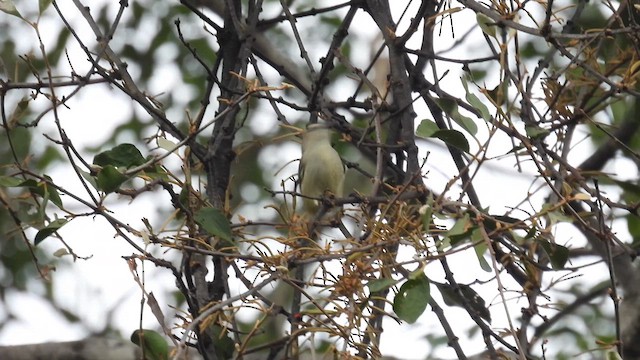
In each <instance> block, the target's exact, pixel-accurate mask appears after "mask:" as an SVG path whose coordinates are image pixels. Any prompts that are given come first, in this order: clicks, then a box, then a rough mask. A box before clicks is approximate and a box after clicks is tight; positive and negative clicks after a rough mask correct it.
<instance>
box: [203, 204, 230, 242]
mask: <svg viewBox="0 0 640 360" xmlns="http://www.w3.org/2000/svg"><path fill="white" fill-rule="evenodd" d="M194 219H195V221H196V222H197V223H198V225H200V226H201V227H202V228H203V229H204V230H205V231H206V232H207V233H209V235H213V236H218V237H219V238H221V239H222V240H224V241H226V242H227V243H229V244H230V245H234V243H233V239H232V233H231V226H229V220H228V219H227V217H226V216H225V214H224V213H223V212H222V211H221V210H220V209H216V208H212V207H206V208H202V209H200V210H198V211H197V212H196V213H195V214H194Z"/></svg>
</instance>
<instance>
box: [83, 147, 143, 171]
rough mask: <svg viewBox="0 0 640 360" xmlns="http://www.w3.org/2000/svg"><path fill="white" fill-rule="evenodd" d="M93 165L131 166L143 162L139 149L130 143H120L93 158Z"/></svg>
mask: <svg viewBox="0 0 640 360" xmlns="http://www.w3.org/2000/svg"><path fill="white" fill-rule="evenodd" d="M93 163H94V164H95V165H100V166H103V167H104V166H107V165H112V166H114V167H125V168H128V167H133V166H138V165H142V164H144V163H145V158H144V157H143V156H142V153H140V150H138V148H136V147H135V146H134V145H131V144H120V145H118V146H116V147H114V148H113V149H111V150H107V151H104V152H101V153H100V154H98V155H96V156H95V157H94V158H93Z"/></svg>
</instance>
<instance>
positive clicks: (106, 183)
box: [96, 165, 128, 194]
mask: <svg viewBox="0 0 640 360" xmlns="http://www.w3.org/2000/svg"><path fill="white" fill-rule="evenodd" d="M127 179H128V178H127V177H126V176H124V175H123V174H122V173H121V172H120V171H118V169H116V168H115V167H113V166H112V165H107V166H105V167H103V168H102V170H100V172H99V173H98V178H97V180H96V185H98V189H100V190H102V191H104V192H105V193H107V194H109V193H112V192H114V191H116V190H118V188H119V187H120V185H122V183H123V182H125V181H127Z"/></svg>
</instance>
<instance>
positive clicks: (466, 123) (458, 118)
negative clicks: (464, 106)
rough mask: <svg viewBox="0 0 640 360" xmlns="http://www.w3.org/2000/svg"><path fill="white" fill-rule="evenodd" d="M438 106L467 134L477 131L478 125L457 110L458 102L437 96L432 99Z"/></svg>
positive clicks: (473, 133)
mask: <svg viewBox="0 0 640 360" xmlns="http://www.w3.org/2000/svg"><path fill="white" fill-rule="evenodd" d="M434 101H435V102H436V104H438V107H440V109H442V111H444V112H445V113H446V114H447V115H449V116H450V117H451V118H452V119H453V121H455V122H456V123H457V124H458V125H460V126H462V128H463V129H465V130H466V131H467V132H468V133H469V134H471V135H475V134H476V133H477V132H478V127H477V126H476V123H475V122H474V121H473V119H471V118H469V117H467V116H464V115H462V114H460V112H458V103H456V101H455V100H453V99H448V98H439V99H434Z"/></svg>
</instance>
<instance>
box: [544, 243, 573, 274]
mask: <svg viewBox="0 0 640 360" xmlns="http://www.w3.org/2000/svg"><path fill="white" fill-rule="evenodd" d="M538 241H539V242H540V244H541V245H542V248H543V249H544V252H546V253H547V256H549V260H550V261H551V267H552V268H553V269H555V270H562V269H564V265H565V264H566V263H567V260H568V259H569V249H568V248H566V247H564V246H562V245H558V244H555V243H552V242H550V241H549V240H547V239H543V238H538Z"/></svg>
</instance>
